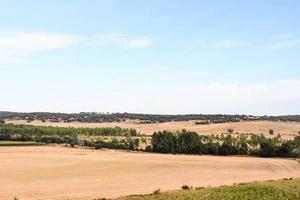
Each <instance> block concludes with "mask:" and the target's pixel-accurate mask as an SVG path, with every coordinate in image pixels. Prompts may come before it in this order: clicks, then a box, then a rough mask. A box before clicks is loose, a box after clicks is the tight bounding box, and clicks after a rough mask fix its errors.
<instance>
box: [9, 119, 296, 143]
mask: <svg viewBox="0 0 300 200" xmlns="http://www.w3.org/2000/svg"><path fill="white" fill-rule="evenodd" d="M6 123H13V124H32V125H38V126H60V127H69V126H70V127H77V128H78V127H89V128H95V127H115V126H119V127H121V128H134V129H136V130H137V131H139V132H141V133H143V134H147V135H151V134H152V133H153V132H155V131H159V130H171V131H176V130H181V129H183V128H185V129H187V130H189V131H195V132H197V133H200V134H203V135H210V134H220V133H225V132H227V129H229V128H232V129H233V130H234V132H240V133H255V134H259V133H265V134H268V133H269V130H270V129H273V130H274V135H277V134H278V133H280V134H281V135H282V137H283V138H287V139H291V138H293V137H294V136H295V135H297V134H298V132H299V131H300V123H299V122H272V121H252V122H230V123H222V124H208V125H195V121H180V122H164V123H153V124H139V123H136V122H135V121H126V122H112V123H81V122H71V123H63V122H57V123H55V122H41V121H32V122H30V123H27V122H26V121H25V120H12V121H6Z"/></svg>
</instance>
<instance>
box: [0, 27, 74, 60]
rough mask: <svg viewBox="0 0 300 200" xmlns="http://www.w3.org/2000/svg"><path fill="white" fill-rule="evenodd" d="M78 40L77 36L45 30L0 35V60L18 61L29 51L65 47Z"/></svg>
mask: <svg viewBox="0 0 300 200" xmlns="http://www.w3.org/2000/svg"><path fill="white" fill-rule="evenodd" d="M78 42H80V38H79V37H75V36H70V35H64V34H56V33H45V32H44V33H42V32H39V33H32V32H31V33H29V32H16V33H9V34H5V35H0V60H4V61H9V62H19V61H21V58H20V57H22V56H25V55H28V54H30V53H33V52H37V51H47V50H53V49H60V48H65V47H68V46H70V45H72V44H75V43H78Z"/></svg>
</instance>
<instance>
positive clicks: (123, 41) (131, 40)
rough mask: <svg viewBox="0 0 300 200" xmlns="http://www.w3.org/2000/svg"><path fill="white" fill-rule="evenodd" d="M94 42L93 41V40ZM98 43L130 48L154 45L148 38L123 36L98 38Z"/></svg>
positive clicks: (110, 35)
mask: <svg viewBox="0 0 300 200" xmlns="http://www.w3.org/2000/svg"><path fill="white" fill-rule="evenodd" d="M91 41H92V42H93V39H92V40H91ZM96 42H98V43H115V44H118V45H121V46H125V47H129V48H147V47H150V46H151V45H152V40H151V39H150V38H149V37H146V36H142V37H141V36H128V35H123V34H109V35H98V36H96Z"/></svg>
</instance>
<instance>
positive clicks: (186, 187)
mask: <svg viewBox="0 0 300 200" xmlns="http://www.w3.org/2000/svg"><path fill="white" fill-rule="evenodd" d="M181 189H182V190H189V189H192V187H190V186H188V185H183V186H181Z"/></svg>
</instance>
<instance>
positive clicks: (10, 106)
mask: <svg viewBox="0 0 300 200" xmlns="http://www.w3.org/2000/svg"><path fill="white" fill-rule="evenodd" d="M0 5H1V6H0V91H1V95H0V110H2V111H20V112H39V111H47V112H68V113H70V112H133V113H153V114H188V113H193V114H197V113H203V114H205V113H210V114H217V113H222V114H254V115H286V114H300V20H299V19H300V1H298V0H272V1H261V0H252V1H239V0H187V1H180V0H151V1H150V0H86V1H81V0H63V1H62V0H51V1H50V0H48V1H46V0H39V1H36V0H27V1H21V0H18V1H17V0H10V1H4V0H0Z"/></svg>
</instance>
